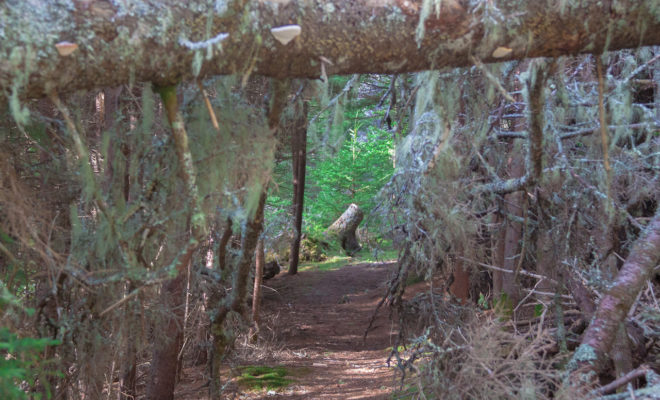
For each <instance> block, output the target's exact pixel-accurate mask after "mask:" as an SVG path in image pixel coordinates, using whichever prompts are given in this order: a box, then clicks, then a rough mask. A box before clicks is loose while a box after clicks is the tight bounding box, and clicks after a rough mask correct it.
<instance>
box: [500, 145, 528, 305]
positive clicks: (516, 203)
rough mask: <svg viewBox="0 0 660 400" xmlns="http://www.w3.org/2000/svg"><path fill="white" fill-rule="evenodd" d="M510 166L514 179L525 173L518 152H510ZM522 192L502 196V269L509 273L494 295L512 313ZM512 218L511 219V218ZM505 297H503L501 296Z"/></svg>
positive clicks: (517, 292)
mask: <svg viewBox="0 0 660 400" xmlns="http://www.w3.org/2000/svg"><path fill="white" fill-rule="evenodd" d="M510 154H511V157H512V159H511V164H510V166H509V170H510V176H512V177H514V178H516V177H520V176H522V175H523V174H524V173H525V167H524V161H523V156H522V155H521V154H520V152H519V151H516V150H512V151H511V153H510ZM524 201H525V199H524V198H523V192H522V191H517V192H514V193H509V194H507V195H505V196H504V203H505V206H504V207H505V210H506V212H507V214H508V216H509V217H505V221H504V227H505V228H504V231H503V234H504V260H503V264H502V268H504V269H506V270H507V271H510V272H509V273H505V274H503V275H502V292H501V294H500V293H495V295H496V296H497V297H498V300H503V301H504V302H505V303H506V304H502V306H503V307H504V309H506V310H509V311H513V309H514V308H515V307H516V305H517V304H518V301H519V300H520V297H521V296H520V287H519V285H518V282H517V274H516V273H515V272H516V270H517V268H518V265H519V263H520V262H521V259H522V257H524V255H523V254H521V248H520V242H521V240H522V238H523V226H522V224H521V223H520V222H519V220H520V219H522V217H523V202H524ZM511 217H513V218H511ZM502 295H505V296H502Z"/></svg>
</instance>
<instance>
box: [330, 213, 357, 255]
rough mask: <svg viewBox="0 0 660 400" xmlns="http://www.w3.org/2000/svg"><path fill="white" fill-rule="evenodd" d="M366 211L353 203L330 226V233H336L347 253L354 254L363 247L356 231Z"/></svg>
mask: <svg viewBox="0 0 660 400" xmlns="http://www.w3.org/2000/svg"><path fill="white" fill-rule="evenodd" d="M363 218H364V213H363V212H362V210H361V209H360V207H358V205H357V204H351V205H350V206H348V208H347V209H346V211H344V213H343V214H342V215H341V217H339V218H338V219H337V220H336V221H335V222H333V223H332V225H330V227H329V228H328V233H332V234H336V235H337V237H338V238H339V242H340V243H341V248H342V249H344V250H345V251H346V254H348V255H353V254H355V253H356V252H358V251H360V249H362V246H360V243H359V242H358V240H357V236H356V234H355V231H356V230H357V227H358V225H360V222H362V219H363Z"/></svg>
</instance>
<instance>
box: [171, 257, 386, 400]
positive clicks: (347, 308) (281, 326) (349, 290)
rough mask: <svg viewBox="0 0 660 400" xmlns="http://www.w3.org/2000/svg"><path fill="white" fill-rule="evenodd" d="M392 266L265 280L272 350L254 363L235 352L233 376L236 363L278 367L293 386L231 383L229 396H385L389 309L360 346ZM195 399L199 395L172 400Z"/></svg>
mask: <svg viewBox="0 0 660 400" xmlns="http://www.w3.org/2000/svg"><path fill="white" fill-rule="evenodd" d="M394 266H395V263H365V264H356V265H346V266H344V267H342V268H339V269H336V270H329V271H321V270H314V271H301V272H299V273H298V274H297V275H294V276H290V275H287V274H286V272H283V273H281V274H280V275H278V276H276V277H275V278H273V279H271V280H269V281H266V285H267V286H268V287H269V288H270V289H268V288H264V293H263V295H264V296H263V314H262V315H269V316H273V317H272V318H271V319H269V320H268V321H267V322H266V324H267V325H268V326H267V327H263V328H262V329H268V330H269V331H270V330H272V331H270V332H268V334H270V335H272V340H273V343H274V345H272V347H273V350H272V351H269V352H268V353H267V354H266V355H261V356H259V358H260V359H259V360H254V359H252V360H249V358H251V357H250V355H249V351H248V352H245V351H244V350H245V349H244V350H243V351H240V350H239V351H238V353H244V354H245V356H244V357H241V356H240V355H238V356H237V357H236V359H235V360H232V361H233V362H232V363H230V364H235V365H232V370H233V372H234V374H235V373H236V370H237V369H238V367H239V366H240V365H241V364H244V365H245V364H250V365H265V366H271V367H273V366H284V367H286V369H287V371H288V372H289V373H290V375H289V377H290V379H292V381H293V382H292V383H291V384H290V385H289V386H287V387H285V388H281V389H277V390H272V391H270V392H269V391H267V390H262V391H250V390H247V389H241V388H240V387H239V386H238V385H235V384H234V383H232V384H231V385H230V386H229V389H230V390H228V392H229V393H228V394H227V399H244V400H257V399H296V400H302V399H305V400H315V399H319V400H321V399H322V400H330V399H332V400H358V399H360V400H367V399H368V400H380V399H390V398H391V393H392V391H393V389H394V388H395V387H396V386H398V385H397V381H395V379H394V373H393V368H391V367H388V366H387V364H386V360H387V357H388V355H389V349H388V348H391V346H393V344H394V340H395V337H396V334H397V330H396V326H394V325H393V324H392V322H391V321H390V319H389V317H388V311H387V310H381V311H380V312H379V315H378V317H377V319H376V321H375V322H374V329H373V331H370V333H369V335H368V336H367V340H366V341H364V340H363V336H364V332H365V329H366V328H367V326H368V324H369V320H370V318H371V316H372V314H373V311H374V309H375V307H376V305H377V304H378V302H379V300H380V299H381V298H382V296H383V294H384V291H385V283H386V281H387V279H388V277H389V276H390V273H391V272H392V270H393V268H394ZM255 351H256V352H259V351H260V350H259V349H256V350H255ZM261 351H262V352H263V350H261ZM229 372H230V371H229V370H228V371H227V374H228V373H229ZM185 380H186V379H185V378H184V382H182V384H183V385H184V386H185ZM200 395H206V393H205V391H201V392H198V394H197V397H194V396H193V397H189V396H190V395H188V396H177V398H178V399H192V398H202V397H199V396H200Z"/></svg>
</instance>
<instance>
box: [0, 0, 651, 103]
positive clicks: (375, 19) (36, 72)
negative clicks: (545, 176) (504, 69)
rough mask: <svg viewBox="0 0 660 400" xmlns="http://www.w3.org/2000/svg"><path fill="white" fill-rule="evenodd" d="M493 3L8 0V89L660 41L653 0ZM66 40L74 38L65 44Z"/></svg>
mask: <svg viewBox="0 0 660 400" xmlns="http://www.w3.org/2000/svg"><path fill="white" fill-rule="evenodd" d="M496 3H497V4H495V5H493V7H496V11H497V12H498V13H497V14H496V15H497V17H496V18H498V19H499V20H498V23H499V24H501V25H504V24H506V28H505V29H494V28H493V26H492V25H493V22H492V17H491V16H484V15H483V8H482V7H481V6H482V3H481V2H468V1H467V0H451V1H443V2H442V3H441V5H442V9H441V12H440V13H438V14H436V13H431V15H430V16H429V17H428V18H427V19H426V20H425V21H424V23H422V24H421V25H420V23H419V22H420V21H419V20H420V11H419V10H420V9H421V0H410V1H403V0H356V1H351V2H346V1H339V0H334V1H326V0H305V1H303V0H288V1H287V0H271V1H247V0H230V1H222V2H221V1H217V2H209V1H207V0H190V1H187V2H177V1H172V0H159V1H146V0H133V1H128V2H126V1H122V2H119V1H108V0H87V1H74V2H70V1H65V0H34V1H21V0H8V1H5V2H2V4H0V15H1V16H2V19H1V22H0V36H2V39H3V40H2V41H0V59H1V60H3V61H2V62H0V89H2V91H3V92H5V93H10V94H11V96H13V95H19V96H21V97H23V98H34V97H42V96H44V95H46V94H48V92H50V91H57V92H60V93H63V92H70V91H75V90H79V89H93V88H100V87H113V86H118V85H120V84H124V83H130V82H134V81H151V82H154V83H157V84H159V85H170V84H172V83H174V82H178V81H180V80H188V79H192V78H195V77H204V76H209V75H220V74H233V73H240V74H249V73H255V74H260V75H266V76H272V77H277V78H284V77H304V78H318V77H320V76H322V75H323V73H324V72H326V73H327V74H352V73H382V74H395V73H402V72H415V71H420V70H427V69H438V68H443V67H447V66H454V67H460V66H467V65H471V64H472V62H471V61H470V57H471V56H474V57H477V58H479V59H480V60H482V61H483V62H500V61H506V60H512V59H522V58H528V57H541V56H550V57H555V56H560V55H573V54H579V53H595V54H600V53H602V52H603V51H605V50H610V51H611V50H618V49H622V48H635V47H638V46H644V45H658V44H660V18H658V16H657V15H658V14H657V1H656V0H621V1H616V2H614V1H611V0H606V1H597V0H588V1H581V2H577V3H570V4H567V5H565V6H559V5H557V2H556V1H555V0H539V1H528V2H520V1H513V0H500V1H497V2H496ZM574 4H575V5H574ZM500 21H501V22H500ZM291 23H296V24H298V25H299V26H300V27H301V28H302V30H301V34H300V35H299V36H298V37H296V38H295V39H294V40H293V41H292V42H291V43H288V44H287V45H283V44H281V43H280V42H278V41H276V39H275V38H274V37H273V35H272V34H271V32H270V28H272V27H278V26H281V25H287V24H291ZM418 27H423V28H424V34H423V37H418V36H416V32H417V31H418ZM56 45H57V47H56ZM76 46H77V48H75V47H76ZM67 47H68V48H69V49H74V48H75V50H74V51H73V53H71V54H68V55H62V54H66V50H67Z"/></svg>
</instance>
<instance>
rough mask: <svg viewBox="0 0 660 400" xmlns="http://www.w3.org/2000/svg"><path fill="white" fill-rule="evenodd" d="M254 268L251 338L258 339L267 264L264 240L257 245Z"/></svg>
mask: <svg viewBox="0 0 660 400" xmlns="http://www.w3.org/2000/svg"><path fill="white" fill-rule="evenodd" d="M255 256H256V259H255V268H254V289H253V290H252V324H253V330H252V332H251V333H250V337H252V338H254V339H256V335H257V334H259V308H260V306H261V282H262V281H263V275H264V264H266V257H265V255H264V240H263V239H260V240H259V242H258V243H257V251H256V254H255Z"/></svg>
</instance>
